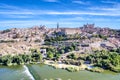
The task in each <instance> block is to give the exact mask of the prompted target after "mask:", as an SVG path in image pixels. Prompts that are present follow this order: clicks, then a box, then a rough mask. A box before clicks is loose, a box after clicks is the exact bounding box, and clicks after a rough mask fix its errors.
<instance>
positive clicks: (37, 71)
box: [0, 64, 120, 80]
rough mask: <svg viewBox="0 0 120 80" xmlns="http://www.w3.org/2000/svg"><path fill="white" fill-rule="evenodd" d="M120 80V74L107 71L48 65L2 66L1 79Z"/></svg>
mask: <svg viewBox="0 0 120 80" xmlns="http://www.w3.org/2000/svg"><path fill="white" fill-rule="evenodd" d="M57 78H60V79H61V80H120V74H116V73H112V72H108V71H106V72H105V73H95V72H89V71H79V72H68V71H66V70H62V69H54V68H53V67H50V66H47V65H40V64H37V65H27V66H12V67H5V66H0V80H55V79H57Z"/></svg>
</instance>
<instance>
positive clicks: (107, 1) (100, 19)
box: [0, 0, 120, 30]
mask: <svg viewBox="0 0 120 80" xmlns="http://www.w3.org/2000/svg"><path fill="white" fill-rule="evenodd" d="M57 22H59V24H60V27H81V26H82V25H83V24H86V23H95V25H96V26H99V27H109V28H114V29H120V0H0V29H1V30H2V29H7V28H13V27H17V28H24V27H32V26H35V25H38V26H39V25H46V26H47V27H49V28H50V27H56V24H57Z"/></svg>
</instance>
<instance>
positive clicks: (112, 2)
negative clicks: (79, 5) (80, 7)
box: [101, 0, 117, 4]
mask: <svg viewBox="0 0 120 80" xmlns="http://www.w3.org/2000/svg"><path fill="white" fill-rule="evenodd" d="M101 2H102V3H107V4H116V3H117V2H115V1H110V0H103V1H101Z"/></svg>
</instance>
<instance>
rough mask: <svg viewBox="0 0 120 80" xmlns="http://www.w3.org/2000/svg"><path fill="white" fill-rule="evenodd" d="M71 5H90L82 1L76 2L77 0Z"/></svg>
mask: <svg viewBox="0 0 120 80" xmlns="http://www.w3.org/2000/svg"><path fill="white" fill-rule="evenodd" d="M73 3H76V4H82V5H89V4H90V2H87V1H86V2H84V1H80V0H79V1H78V0H76V1H73Z"/></svg>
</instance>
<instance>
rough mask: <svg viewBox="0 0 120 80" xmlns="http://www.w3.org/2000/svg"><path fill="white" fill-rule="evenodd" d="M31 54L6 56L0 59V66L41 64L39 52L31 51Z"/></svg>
mask: <svg viewBox="0 0 120 80" xmlns="http://www.w3.org/2000/svg"><path fill="white" fill-rule="evenodd" d="M31 52H32V53H31V54H19V55H14V56H12V55H6V56H2V57H0V64H1V65H5V66H11V65H22V64H29V63H37V62H42V55H41V53H40V52H39V51H37V52H36V51H35V50H34V49H32V50H31Z"/></svg>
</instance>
